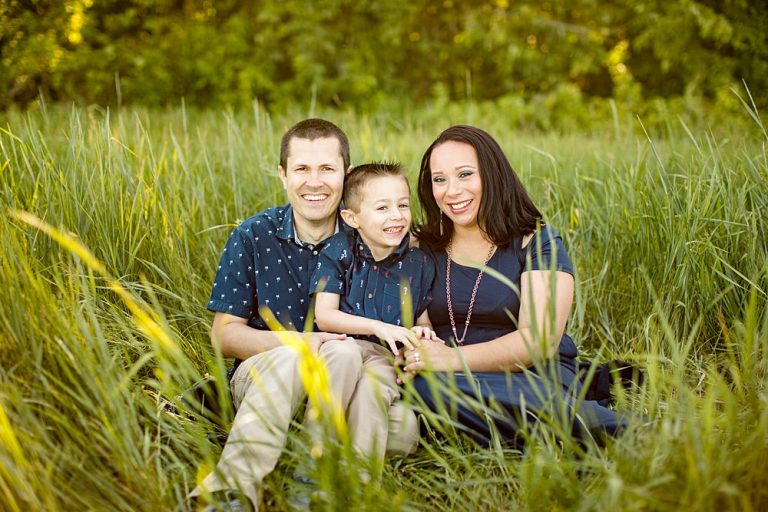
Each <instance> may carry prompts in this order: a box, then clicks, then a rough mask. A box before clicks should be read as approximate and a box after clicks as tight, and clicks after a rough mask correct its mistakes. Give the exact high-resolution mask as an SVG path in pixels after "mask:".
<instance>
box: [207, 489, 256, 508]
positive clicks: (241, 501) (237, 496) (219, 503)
mask: <svg viewBox="0 0 768 512" xmlns="http://www.w3.org/2000/svg"><path fill="white" fill-rule="evenodd" d="M213 499H214V501H213V503H210V504H208V506H207V507H205V508H204V509H203V512H250V510H251V507H250V506H249V505H250V503H249V501H248V498H246V497H245V496H244V495H243V494H242V493H240V492H237V491H232V490H227V491H217V492H214V493H213Z"/></svg>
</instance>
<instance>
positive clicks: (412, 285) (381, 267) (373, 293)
mask: <svg viewBox="0 0 768 512" xmlns="http://www.w3.org/2000/svg"><path fill="white" fill-rule="evenodd" d="M409 238H410V237H409V235H406V237H405V238H404V239H403V241H402V242H401V243H400V245H399V246H398V247H397V249H395V250H394V251H393V252H392V254H390V255H389V256H387V257H386V258H384V259H383V260H381V261H376V260H374V258H373V255H372V254H371V250H370V249H369V248H368V246H367V245H366V244H365V242H363V241H362V239H361V238H360V235H358V234H357V232H355V231H352V230H350V231H348V232H340V233H337V234H336V235H334V236H332V237H331V238H329V239H328V240H327V242H326V244H325V247H323V250H322V252H321V253H320V258H319V259H318V261H317V270H316V271H315V274H314V276H313V277H312V288H311V289H310V293H315V292H317V291H324V292H328V293H336V294H339V295H341V298H340V300H339V310H340V311H342V312H344V313H349V314H352V315H358V316H363V317H365V318H371V319H373V320H381V321H383V322H386V323H389V324H394V325H413V324H414V323H415V320H416V318H418V317H419V316H420V315H421V314H422V313H423V312H424V311H425V310H426V309H427V306H429V303H430V302H431V301H432V295H431V290H432V281H433V280H434V278H435V264H434V263H433V261H432V258H430V257H429V256H427V254H426V253H425V252H423V251H422V250H420V249H418V248H416V247H410V248H409V247H408V242H409ZM401 283H405V284H404V285H405V286H406V287H407V288H406V289H405V290H403V292H404V293H408V294H410V296H411V304H412V305H413V315H414V316H413V318H412V319H409V321H408V322H405V321H404V320H403V318H402V303H401V298H400V287H401Z"/></svg>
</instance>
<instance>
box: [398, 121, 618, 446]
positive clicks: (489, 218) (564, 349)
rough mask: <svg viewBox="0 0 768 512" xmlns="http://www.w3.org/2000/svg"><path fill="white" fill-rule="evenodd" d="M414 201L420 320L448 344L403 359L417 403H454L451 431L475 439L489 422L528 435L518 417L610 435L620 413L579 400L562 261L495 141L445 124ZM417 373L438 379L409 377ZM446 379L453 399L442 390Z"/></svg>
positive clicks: (568, 282) (516, 440)
mask: <svg viewBox="0 0 768 512" xmlns="http://www.w3.org/2000/svg"><path fill="white" fill-rule="evenodd" d="M419 198H420V200H421V204H422V206H423V208H424V212H425V214H426V220H425V222H424V223H423V224H422V225H420V226H419V227H418V228H417V229H416V235H417V236H418V239H419V241H420V244H421V247H422V248H423V249H425V250H427V251H428V252H431V254H432V256H433V257H434V259H435V262H436V264H437V276H436V278H435V281H434V285H433V289H432V296H433V300H432V304H431V305H430V306H429V310H428V311H429V316H430V318H431V320H432V323H433V327H434V329H435V331H436V332H437V334H438V336H439V337H440V338H441V339H443V340H446V341H449V343H448V344H446V345H443V344H440V343H424V344H422V345H421V346H420V347H419V348H418V349H416V350H411V351H406V352H405V354H404V355H405V363H406V370H407V372H408V373H409V374H410V375H411V376H416V378H415V380H414V382H413V384H414V386H415V388H416V390H417V392H418V393H419V395H420V396H421V398H422V399H423V400H424V402H425V404H426V406H428V407H429V408H430V409H432V410H434V411H440V410H441V408H443V407H444V406H443V405H442V404H446V403H450V404H452V405H451V411H453V412H452V413H451V414H452V415H453V416H454V417H455V419H456V421H457V424H458V426H459V428H460V429H462V430H464V431H466V432H467V433H468V434H469V435H471V436H472V437H473V438H474V439H475V440H477V441H479V442H481V443H488V442H490V440H491V438H492V437H493V434H492V430H494V429H492V427H491V426H490V425H489V420H491V422H492V423H493V425H494V426H495V430H496V431H497V432H498V434H499V435H500V436H501V438H502V440H503V441H506V442H508V443H513V444H516V445H520V444H521V443H522V437H521V436H520V434H521V433H522V432H524V431H528V430H524V429H521V428H520V425H521V423H522V422H526V423H532V422H536V421H542V422H546V423H548V424H550V425H552V426H555V427H556V431H558V429H557V426H560V427H562V429H560V430H559V432H560V433H561V434H563V435H572V436H574V437H576V438H577V439H586V438H589V437H593V438H595V439H596V440H597V441H598V442H599V441H600V438H602V437H603V435H604V434H609V435H614V434H615V433H616V432H617V431H618V430H619V429H620V428H621V427H623V426H624V422H623V420H622V419H620V418H619V417H617V416H616V414H615V413H614V412H613V411H611V410H610V409H607V408H605V407H602V406H601V405H599V404H598V403H597V402H595V401H586V400H584V401H582V400H581V399H580V398H582V397H580V392H581V388H582V386H581V383H580V381H579V379H578V377H577V365H576V362H575V360H574V358H575V357H576V355H577V350H576V346H575V345H574V343H573V341H572V340H571V339H570V338H569V337H568V336H567V335H565V334H564V330H565V325H566V321H567V319H568V314H569V310H570V308H571V304H572V301H573V292H574V280H573V268H572V266H571V262H570V260H569V258H568V255H567V254H566V252H565V249H564V247H563V244H562V240H561V238H560V236H559V235H558V234H557V233H556V232H555V231H554V230H553V229H551V228H550V227H549V226H547V225H546V224H544V223H543V220H542V216H541V213H539V210H538V209H537V208H536V206H534V204H533V202H532V201H531V199H530V198H529V196H528V193H527V192H526V191H525V188H523V186H522V184H521V183H520V180H519V179H518V177H517V175H516V174H515V172H514V170H513V169H512V167H511V166H510V164H509V162H508V161H507V159H506V157H505V155H504V153H503V151H502V150H501V148H500V147H499V145H498V143H497V142H496V141H495V140H494V139H493V138H492V137H491V136H490V135H489V134H488V133H486V132H484V131H483V130H480V129H478V128H475V127H472V126H461V125H460V126H453V127H451V128H448V129H447V130H445V131H444V132H443V133H442V134H441V135H440V136H439V137H438V138H437V140H436V141H435V142H434V143H432V145H431V146H430V147H429V149H427V151H426V153H425V154H424V157H423V159H422V162H421V170H420V175H419ZM478 267H480V268H489V269H492V270H488V271H487V272H485V271H483V270H480V268H478ZM499 274H501V275H502V276H503V278H506V281H507V282H506V283H505V282H502V281H501V280H500V276H499ZM425 368H428V369H430V370H432V371H434V372H435V373H434V374H433V375H434V376H435V377H437V378H436V379H429V378H426V377H425V376H417V375H418V374H419V372H421V371H422V370H424V369H425ZM466 368H468V369H469V370H471V372H472V373H471V377H470V376H468V374H466V373H464V372H463V371H462V370H464V369H466ZM454 372H456V373H454ZM436 381H439V383H438V384H437V385H435V382H436ZM446 381H451V382H453V383H454V384H455V388H456V389H458V394H457V393H455V390H454V392H447V391H446V390H447V386H446V385H445V383H446ZM457 395H458V396H457ZM491 402H493V403H494V404H495V405H494V407H490V408H489V407H486V406H485V404H488V403H491ZM473 404H474V405H473ZM563 429H564V430H566V431H565V432H563V431H562V430H563Z"/></svg>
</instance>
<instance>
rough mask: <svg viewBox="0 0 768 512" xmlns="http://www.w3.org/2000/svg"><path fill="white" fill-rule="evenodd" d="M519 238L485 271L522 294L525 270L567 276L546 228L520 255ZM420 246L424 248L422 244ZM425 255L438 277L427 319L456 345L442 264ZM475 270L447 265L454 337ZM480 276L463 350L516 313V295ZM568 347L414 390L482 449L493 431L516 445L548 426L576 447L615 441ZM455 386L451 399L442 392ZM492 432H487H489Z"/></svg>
mask: <svg viewBox="0 0 768 512" xmlns="http://www.w3.org/2000/svg"><path fill="white" fill-rule="evenodd" d="M521 244H522V237H518V238H516V239H515V240H513V242H512V243H511V244H510V245H509V246H508V247H506V248H504V249H497V250H496V253H495V254H494V255H493V256H492V257H491V259H490V260H489V262H488V267H490V268H492V269H494V270H495V271H497V272H499V273H501V274H503V275H504V276H505V277H506V278H507V279H509V280H510V281H511V282H512V283H514V285H515V287H516V288H517V290H519V289H520V277H521V274H522V272H523V271H525V270H526V269H530V270H548V269H552V270H559V271H563V272H567V273H569V274H572V275H573V267H572V265H571V261H570V259H569V258H568V255H567V253H566V252H565V248H564V247H563V242H562V239H561V238H560V236H559V235H558V234H557V233H556V232H555V231H554V230H553V229H552V228H550V227H548V226H545V227H543V228H542V229H541V230H540V231H538V232H537V233H536V234H535V235H534V236H533V238H532V239H531V240H530V241H529V243H528V245H527V246H526V247H525V248H522V245H521ZM422 245H423V244H422ZM422 248H424V249H425V250H426V251H427V252H428V253H429V254H430V255H431V256H432V257H433V258H434V260H435V263H436V267H437V275H436V276H435V281H434V284H433V287H432V303H431V304H430V306H429V309H428V311H429V317H430V320H431V321H432V325H433V327H434V329H435V331H436V332H437V335H438V336H439V337H440V338H441V339H443V340H446V342H448V343H449V344H452V343H453V342H454V340H453V332H452V331H451V324H450V319H449V316H448V303H447V300H446V289H445V279H446V259H447V254H446V252H445V251H444V250H443V251H431V250H429V248H428V247H422ZM478 273H479V270H478V269H476V268H474V267H466V266H463V265H459V264H457V263H456V262H452V263H451V302H452V304H453V312H454V318H455V323H456V330H457V332H458V334H459V336H461V334H462V333H463V331H464V321H465V320H466V314H467V309H468V307H469V301H470V297H471V294H472V288H473V287H474V285H475V280H476V279H477V275H478ZM517 290H515V289H512V288H511V287H509V286H508V284H504V283H502V282H501V281H499V280H498V279H496V278H494V277H493V276H492V275H490V274H488V273H486V274H485V275H484V276H483V278H482V281H481V283H480V287H479V288H478V292H477V298H476V300H475V305H474V308H473V310H472V316H471V318H470V324H469V328H468V330H467V335H466V338H465V339H464V344H465V345H469V344H473V343H482V342H484V341H489V340H492V339H494V338H497V337H499V336H502V335H504V334H508V333H510V332H513V331H515V330H516V326H515V323H516V321H517V316H518V313H519V309H520V299H519V297H518V291H517ZM577 353H578V352H577V349H576V345H575V344H574V342H573V340H572V339H571V338H570V337H569V336H568V335H564V336H563V337H562V339H561V341H560V345H559V350H558V353H557V354H556V355H555V356H554V357H552V358H550V359H548V360H547V361H545V362H543V363H542V364H539V365H537V366H534V367H531V368H530V369H528V370H526V371H523V372H472V374H471V376H467V375H466V374H464V373H462V372H456V373H449V372H436V373H434V374H433V375H432V377H429V376H428V375H420V376H418V377H417V378H416V379H414V381H413V384H414V386H415V388H416V391H417V392H418V394H419V396H420V397H421V399H422V400H423V402H424V405H425V406H426V407H428V408H429V409H431V410H433V411H436V412H439V413H447V414H448V415H449V416H451V417H452V419H453V420H454V425H455V426H457V427H458V428H459V429H460V430H462V431H464V432H465V433H466V434H468V435H469V436H470V437H472V438H473V439H475V440H476V441H477V442H479V443H481V444H488V443H490V442H491V439H492V438H493V435H494V434H492V432H495V433H496V434H497V435H498V436H499V437H500V438H501V441H502V442H504V443H507V444H512V445H515V446H518V447H520V446H522V444H523V443H524V440H525V438H526V437H527V435H528V434H530V433H531V432H532V431H533V429H535V428H537V425H539V424H541V423H546V424H547V425H549V426H550V427H554V431H555V432H556V433H558V434H561V435H571V436H573V437H575V438H576V439H579V440H586V439H587V438H593V439H595V440H596V441H597V442H598V443H601V440H602V439H603V438H604V436H605V435H606V434H607V435H615V434H616V433H617V432H618V431H619V430H621V428H622V427H624V425H625V421H624V420H623V419H622V418H621V417H619V416H618V415H617V414H616V413H615V412H614V411H613V410H611V409H608V408H606V407H603V406H602V405H600V404H599V403H598V402H596V401H592V400H583V393H582V383H581V381H580V379H579V375H578V367H577V364H576V361H575V358H576V355H577ZM448 387H453V388H454V391H455V390H458V391H459V393H458V397H457V393H455V392H453V393H447V392H446V389H447V388H448ZM491 425H493V427H492V426H491Z"/></svg>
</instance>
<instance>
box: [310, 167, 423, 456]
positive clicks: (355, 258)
mask: <svg viewBox="0 0 768 512" xmlns="http://www.w3.org/2000/svg"><path fill="white" fill-rule="evenodd" d="M409 196H410V187H409V185H408V180H407V179H406V178H405V176H404V175H403V173H402V168H401V166H400V164H397V163H370V164H363V165H359V166H357V167H355V168H354V169H352V171H350V173H349V174H348V175H347V176H346V178H345V180H344V207H345V209H343V210H342V211H341V215H342V217H343V219H344V221H345V222H346V223H347V224H348V225H349V226H351V227H353V228H355V232H346V233H345V232H339V233H337V234H336V235H334V236H333V237H331V238H330V239H329V240H328V242H327V243H326V245H325V247H324V248H323V250H322V252H321V253H320V255H319V257H318V261H317V268H316V270H315V274H314V276H313V277H312V279H311V280H310V282H311V283H312V284H311V289H310V293H314V294H315V322H316V323H317V326H318V328H320V329H322V330H324V331H328V332H339V333H345V334H347V335H349V336H354V337H355V339H354V340H351V339H350V340H349V342H350V343H357V345H358V347H359V348H360V353H361V357H362V360H363V376H362V377H361V380H360V383H359V384H358V386H357V389H356V391H355V392H356V393H360V392H365V393H367V394H368V395H369V396H370V400H369V401H368V404H369V406H370V407H376V408H377V411H378V412H379V413H380V412H381V411H382V410H383V411H386V410H388V408H389V406H390V405H391V404H392V403H393V402H394V401H395V400H396V399H397V398H399V397H400V393H399V391H398V388H397V385H396V382H395V378H396V375H395V369H394V367H393V366H392V354H390V352H389V351H388V350H387V348H385V346H383V345H382V344H380V343H379V340H381V341H383V342H384V343H386V345H387V346H388V347H389V349H390V350H391V352H392V353H394V354H397V353H398V351H399V348H398V346H397V344H398V343H402V344H403V345H404V346H405V347H407V348H412V347H414V346H417V345H418V344H419V343H420V342H421V341H422V340H432V341H437V337H436V336H435V334H434V332H433V331H432V329H431V324H430V322H429V317H428V316H427V312H426V310H427V306H428V305H429V303H430V301H431V295H430V289H431V288H432V281H433V279H434V277H435V266H434V263H433V261H432V259H431V258H430V257H429V256H427V255H426V254H425V253H424V252H423V251H421V250H420V249H418V248H415V247H409V238H410V237H409V234H408V230H409V228H410V226H411V211H410V207H409ZM406 301H410V303H411V308H410V310H409V308H408V307H407V306H406V304H407V302H406ZM406 312H410V314H411V317H410V318H404V317H403V315H404V314H405V313H406ZM407 325H414V327H412V328H411V329H409V328H407V327H406V326H407ZM358 402H360V400H358ZM347 414H348V415H351V414H366V413H365V411H351V410H348V411H347ZM368 423H378V422H368ZM356 424H358V425H361V424H366V422H357V423H356ZM369 428H370V431H369V432H359V431H356V432H355V431H353V432H351V436H352V442H353V446H354V447H355V449H356V450H357V451H358V453H361V454H363V455H366V456H373V457H376V458H377V459H378V460H381V459H383V455H384V451H383V448H384V446H385V445H386V435H387V428H386V424H384V425H370V427H369Z"/></svg>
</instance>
